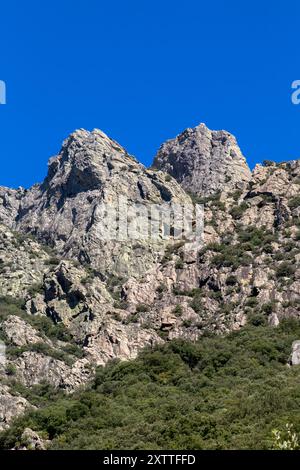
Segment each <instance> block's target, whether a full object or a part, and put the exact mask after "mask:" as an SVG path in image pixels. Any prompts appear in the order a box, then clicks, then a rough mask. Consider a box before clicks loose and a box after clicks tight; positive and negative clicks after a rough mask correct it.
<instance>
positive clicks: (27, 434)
mask: <svg viewBox="0 0 300 470" xmlns="http://www.w3.org/2000/svg"><path fill="white" fill-rule="evenodd" d="M46 446H47V442H46V441H44V440H43V439H41V438H40V436H39V435H38V433H37V432H35V431H33V430H32V429H30V428H25V429H24V431H23V433H22V436H21V442H20V444H19V445H18V446H17V447H16V448H15V449H14V450H46Z"/></svg>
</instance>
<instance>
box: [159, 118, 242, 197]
mask: <svg viewBox="0 0 300 470" xmlns="http://www.w3.org/2000/svg"><path fill="white" fill-rule="evenodd" d="M153 166H154V167H155V168H158V169H160V170H162V171H165V172H166V173H169V174H170V175H171V176H173V177H174V178H175V179H176V180H177V181H178V182H179V183H180V184H181V186H182V187H183V188H184V189H185V190H187V191H189V192H192V193H194V194H198V195H200V196H209V195H211V194H214V193H216V192H218V191H224V190H229V189H233V188H241V189H242V188H244V187H245V185H246V183H247V182H248V181H249V180H250V177H251V172H250V169H249V167H248V165H247V163H246V160H245V158H244V156H243V155H242V153H241V150H240V149H239V147H238V145H237V142H236V139H235V138H234V137H233V136H232V135H231V134H229V132H226V131H211V130H209V129H208V128H207V127H206V126H205V125H204V124H200V125H199V126H197V127H195V128H194V129H186V130H185V131H184V132H182V133H181V134H180V135H178V136H177V137H176V138H175V139H172V140H168V141H167V142H165V143H164V144H163V145H162V146H161V147H160V149H159V151H158V153H157V155H156V157H155V160H154V163H153Z"/></svg>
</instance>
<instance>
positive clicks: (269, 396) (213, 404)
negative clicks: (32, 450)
mask: <svg viewBox="0 0 300 470" xmlns="http://www.w3.org/2000/svg"><path fill="white" fill-rule="evenodd" d="M255 324H258V325H259V326H255ZM299 338H300V323H299V322H297V321H295V320H292V319H290V320H286V321H284V322H283V323H282V324H281V325H280V326H279V327H277V328H271V327H266V326H262V325H261V324H260V322H258V323H255V322H254V323H253V324H252V325H249V326H247V327H244V328H243V329H242V330H240V331H239V332H234V333H231V334H230V335H228V336H224V337H217V336H207V337H203V338H202V339H201V340H200V341H198V342H197V343H195V344H193V343H187V342H183V341H174V342H170V343H168V344H166V345H164V346H157V347H155V348H153V349H152V350H145V351H144V352H142V353H141V354H140V356H139V357H138V358H137V359H136V360H134V361H131V362H112V363H110V364H108V365H107V366H106V367H105V368H98V370H97V376H96V378H95V380H94V382H93V383H92V384H91V386H90V387H89V388H88V389H87V390H85V391H79V392H77V393H76V394H75V395H73V396H68V397H66V396H63V395H61V393H60V394H55V392H54V391H51V390H50V388H49V387H44V389H43V387H42V386H39V388H37V387H34V388H33V389H32V390H27V395H26V397H27V399H28V400H29V401H31V402H32V403H33V404H37V403H38V402H39V397H43V406H42V408H40V409H39V410H37V411H32V412H30V413H28V414H27V415H25V416H23V417H21V418H19V419H18V420H16V421H15V422H14V424H13V425H12V427H11V428H10V429H9V430H8V431H6V432H4V433H2V435H1V436H0V447H1V448H11V447H12V446H13V445H15V443H16V442H18V441H19V439H20V436H21V434H22V431H23V429H24V428H25V427H30V428H32V429H34V430H36V431H38V432H40V433H41V435H42V436H43V437H46V438H49V439H51V441H52V442H51V448H53V449H254V448H258V449H259V448H270V447H271V446H272V442H273V438H272V430H273V429H283V428H285V425H286V423H290V424H291V425H293V429H295V432H297V433H299V432H300V386H299V384H300V367H288V366H287V361H288V358H289V355H290V352H291V344H292V342H293V341H294V340H296V339H299ZM18 387H19V386H18V385H17V384H15V391H16V392H18V391H20V390H19V388H18ZM40 401H41V400H40Z"/></svg>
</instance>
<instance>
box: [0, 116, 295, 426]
mask: <svg viewBox="0 0 300 470" xmlns="http://www.w3.org/2000/svg"><path fill="white" fill-rule="evenodd" d="M299 188H300V161H291V162H286V163H280V164H275V163H272V162H265V164H264V165H257V166H256V167H255V169H254V171H253V172H252V173H251V172H250V170H249V168H248V166H247V163H246V161H245V158H244V157H243V155H242V153H241V151H240V149H239V148H238V146H237V143H236V140H235V138H234V137H233V136H231V135H230V134H229V133H227V132H225V131H210V130H208V129H207V128H206V127H205V126H204V125H203V124H201V125H200V126H198V127H196V128H195V129H187V130H186V131H184V132H183V133H182V134H181V135H180V136H178V137H176V138H175V139H174V140H171V141H168V142H166V143H165V144H163V145H162V147H161V149H160V150H159V152H158V155H157V156H156V158H155V160H154V164H153V167H152V168H150V169H147V168H145V167H144V166H143V165H142V164H140V163H139V162H138V161H137V160H136V159H135V158H134V157H132V156H130V155H128V153H127V152H126V150H125V149H123V148H122V147H121V146H120V145H119V144H117V143H116V142H115V141H113V140H111V139H110V138H109V137H107V136H106V135H105V134H104V133H103V132H101V131H99V130H94V131H92V132H88V131H85V130H78V131H76V132H74V133H73V134H71V135H70V136H69V138H68V139H67V140H66V141H65V142H64V143H63V146H62V149H61V151H60V153H59V154H58V155H57V156H55V157H53V158H51V159H50V162H49V168H48V175H47V177H46V179H45V181H44V182H43V183H42V184H39V185H35V186H33V187H32V188H30V189H28V190H25V189H23V188H19V189H17V190H12V189H7V188H0V224H1V225H0V280H1V282H0V322H1V326H0V328H1V330H0V340H1V341H2V342H3V343H4V344H5V345H6V356H7V360H6V363H4V364H3V363H0V377H1V381H0V427H2V428H5V427H7V426H8V424H9V422H10V421H11V419H12V418H13V416H16V415H17V414H18V413H22V412H23V411H24V409H25V408H26V407H30V406H38V403H32V402H30V400H29V398H28V396H27V395H26V393H25V391H24V390H25V388H26V387H27V388H29V389H30V388H32V387H42V386H44V384H45V382H46V383H47V384H49V385H50V386H51V387H53V388H54V389H60V390H63V391H64V392H66V393H68V394H69V393H72V392H73V391H74V390H76V389H77V388H78V387H80V386H83V385H84V384H87V383H88V382H89V381H90V380H91V378H92V377H93V375H94V373H95V367H96V366H99V365H104V364H106V363H107V362H108V361H110V360H111V359H116V358H117V359H122V360H124V359H125V360H128V359H133V358H135V357H136V356H137V354H138V352H139V351H140V350H141V349H142V348H144V347H145V346H148V347H150V348H151V347H152V346H153V345H155V344H159V343H164V342H167V341H169V340H171V339H174V338H185V339H188V340H191V341H195V340H196V339H198V338H199V337H201V336H203V335H206V334H211V333H215V334H219V335H220V334H225V333H228V332H230V331H232V330H236V329H239V328H241V327H242V326H243V325H245V324H246V323H247V322H252V323H257V324H259V323H268V324H270V325H272V326H274V325H275V326H276V325H278V323H279V322H280V321H281V319H283V318H286V317H299V316H300V295H299V293H300V224H299V215H300V195H299ZM120 198H123V199H125V200H126V204H127V206H126V208H127V209H128V207H129V212H127V214H126V216H127V219H126V220H127V222H128V225H127V226H126V234H125V232H124V231H122V230H121V229H122V225H120V220H121V219H122V217H123V216H124V210H125V209H124V207H125V206H122V203H123V202H124V201H123V202H122V200H121V201H120ZM199 205H204V228H203V233H202V236H201V239H199V240H198V245H196V246H195V244H192V248H191V244H190V239H189V236H188V235H189V232H188V230H186V231H185V232H184V233H181V234H180V233H179V232H180V230H179V228H180V220H179V219H180V218H178V220H177V218H176V214H175V216H174V214H173V218H172V220H169V221H168V222H167V223H163V222H162V221H161V220H160V219H159V220H158V216H157V213H156V212H154V216H153V217H152V218H151V217H150V216H149V214H152V212H151V210H152V208H153V207H160V208H161V207H163V208H164V209H167V208H170V207H175V208H180V207H188V208H191V207H192V208H194V207H195V208H196V207H198V206H199ZM132 207H134V208H135V209H137V208H138V216H137V212H133V213H130V208H132ZM127 209H126V210H127ZM195 210H196V209H195ZM107 212H108V213H109V214H107ZM139 213H141V214H142V219H141V220H142V221H143V224H144V225H143V224H142V227H144V226H145V224H146V225H147V224H148V223H149V224H150V226H152V225H151V224H154V225H155V224H156V223H157V224H156V225H157V227H158V231H157V234H156V235H157V236H156V237H153V238H151V237H149V236H142V235H143V234H141V232H140V231H139V227H138V226H137V224H136V222H137V220H136V219H137V218H139V217H140V214H139ZM111 214H113V215H116V218H115V219H114V218H110V217H109V215H111ZM116 221H117V222H118V223H117V225H114V224H115V223H116ZM192 222H194V221H192ZM165 225H167V227H166V226H165ZM192 225H193V223H192ZM147 226H148V225H147ZM120 227H121V229H120ZM118 228H119V230H118ZM112 229H113V231H112ZM165 230H166V233H167V236H165ZM112 233H113V236H111V235H112ZM125 235H126V236H125ZM180 235H181V236H180ZM24 387H25V388H24ZM26 397H27V398H26ZM29 431H30V430H29ZM29 431H28V432H29Z"/></svg>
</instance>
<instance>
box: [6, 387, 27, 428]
mask: <svg viewBox="0 0 300 470" xmlns="http://www.w3.org/2000/svg"><path fill="white" fill-rule="evenodd" d="M28 407H29V403H28V401H27V400H26V399H25V398H22V397H21V396H20V395H18V394H14V395H12V394H11V393H10V390H9V387H8V386H7V385H3V384H1V383H0V431H2V430H3V429H5V428H7V427H8V426H9V423H10V422H11V421H12V420H13V419H14V418H16V417H17V416H19V415H21V414H22V413H24V411H25V409H26V408H28Z"/></svg>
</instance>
